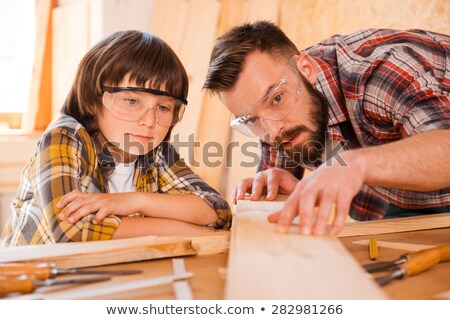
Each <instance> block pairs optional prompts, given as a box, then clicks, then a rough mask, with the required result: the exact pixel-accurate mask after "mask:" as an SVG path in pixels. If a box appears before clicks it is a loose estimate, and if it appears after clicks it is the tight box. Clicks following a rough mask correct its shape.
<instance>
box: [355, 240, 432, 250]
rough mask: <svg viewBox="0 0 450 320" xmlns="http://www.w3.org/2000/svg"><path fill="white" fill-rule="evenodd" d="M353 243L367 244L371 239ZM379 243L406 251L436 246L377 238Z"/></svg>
mask: <svg viewBox="0 0 450 320" xmlns="http://www.w3.org/2000/svg"><path fill="white" fill-rule="evenodd" d="M352 243H354V244H360V245H363V246H367V245H368V244H369V240H358V241H353V242H352ZM377 245H378V247H380V248H389V249H396V250H404V251H408V252H412V251H413V252H416V251H420V250H426V249H431V248H434V247H436V246H432V245H426V244H415V243H403V242H390V241H379V240H377Z"/></svg>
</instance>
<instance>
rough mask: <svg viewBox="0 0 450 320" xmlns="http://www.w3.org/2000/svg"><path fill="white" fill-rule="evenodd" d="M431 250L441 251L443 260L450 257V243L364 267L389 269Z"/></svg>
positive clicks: (377, 269)
mask: <svg viewBox="0 0 450 320" xmlns="http://www.w3.org/2000/svg"><path fill="white" fill-rule="evenodd" d="M430 250H431V251H432V252H435V251H437V252H439V255H440V256H441V258H440V260H441V261H447V260H449V259H450V245H445V246H440V247H433V248H430V249H425V250H420V251H417V252H413V253H408V254H404V255H401V256H400V257H399V258H397V259H395V260H393V261H386V262H375V263H369V264H366V265H364V266H363V268H364V269H365V270H366V271H367V272H370V273H372V272H377V271H382V270H385V269H388V268H391V267H395V266H397V265H399V264H402V263H405V262H407V261H408V260H411V259H412V258H414V257H419V258H420V257H422V256H423V255H424V254H425V255H426V252H428V251H430Z"/></svg>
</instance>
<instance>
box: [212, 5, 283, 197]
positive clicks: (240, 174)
mask: <svg viewBox="0 0 450 320" xmlns="http://www.w3.org/2000/svg"><path fill="white" fill-rule="evenodd" d="M278 11H279V1H278V0H266V1H264V5H261V1H260V0H250V1H249V19H248V20H249V21H250V22H254V21H256V20H268V21H272V22H274V23H277V22H278ZM220 104H222V103H220ZM217 107H219V106H217ZM220 107H222V108H225V106H223V105H222V106H220ZM224 121H225V120H224ZM258 141H259V139H258V138H250V137H246V136H244V135H243V134H241V133H239V132H238V131H236V130H231V137H230V141H229V143H228V145H229V146H230V148H229V149H230V150H229V151H228V152H227V153H226V157H227V158H226V163H225V164H226V165H225V172H224V176H226V179H227V181H226V183H227V185H226V193H225V197H226V199H227V200H228V201H231V194H232V192H233V189H234V188H235V186H237V185H238V183H239V182H240V181H241V180H242V179H244V178H249V177H253V176H254V175H255V173H256V167H257V165H258V163H259V157H260V150H259V146H258ZM233 145H237V146H238V147H231V146H233ZM250 153H251V156H249V154H250ZM253 157H254V158H253Z"/></svg>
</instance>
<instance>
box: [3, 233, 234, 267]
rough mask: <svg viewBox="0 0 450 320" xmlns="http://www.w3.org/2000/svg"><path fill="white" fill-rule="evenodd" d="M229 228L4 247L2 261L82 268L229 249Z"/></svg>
mask: <svg viewBox="0 0 450 320" xmlns="http://www.w3.org/2000/svg"><path fill="white" fill-rule="evenodd" d="M229 236H230V233H229V232H228V231H219V232H216V233H212V234H211V235H201V236H200V235H192V236H174V237H171V236H167V237H157V236H146V237H138V238H130V239H121V240H108V241H91V242H78V243H74V242H72V243H56V244H49V245H45V246H43V245H32V246H22V247H12V248H4V249H2V256H1V257H0V263H5V262H29V263H37V262H54V263H56V264H57V266H58V267H61V268H81V267H93V266H99V265H108V264H115V263H123V262H131V261H141V260H152V259H160V258H168V257H178V256H186V255H193V254H197V253H199V254H200V255H205V254H216V253H223V252H226V251H227V250H228V239H229Z"/></svg>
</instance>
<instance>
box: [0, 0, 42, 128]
mask: <svg viewBox="0 0 450 320" xmlns="http://www.w3.org/2000/svg"><path fill="white" fill-rule="evenodd" d="M35 38H36V17H35V0H20V1H0V41H1V43H2V45H1V46H0V74H1V77H0V128H5V127H6V128H7V127H10V125H9V124H8V122H10V120H11V119H12V120H14V119H16V120H17V118H18V115H19V118H20V114H22V113H23V112H25V111H26V108H27V105H28V97H29V93H30V84H31V76H32V70H33V59H34V49H35ZM16 122H17V121H16ZM19 122H20V120H19Z"/></svg>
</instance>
